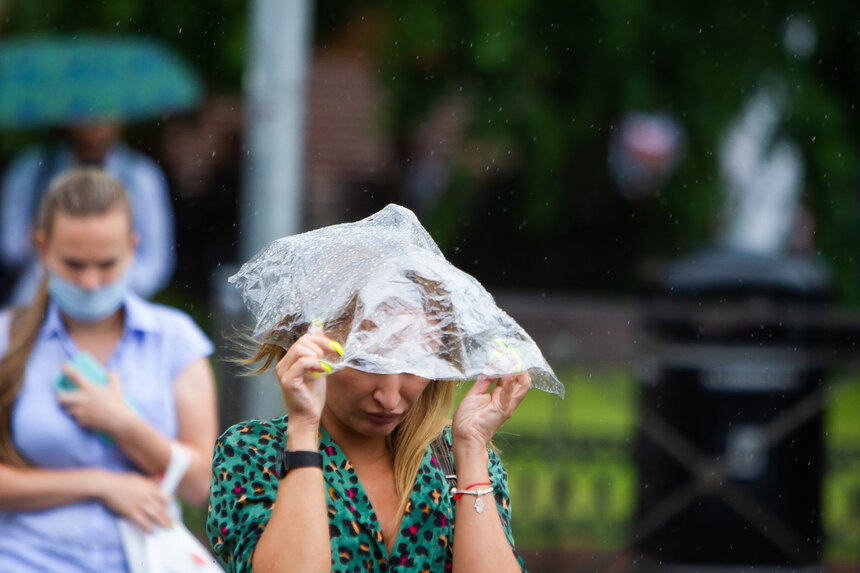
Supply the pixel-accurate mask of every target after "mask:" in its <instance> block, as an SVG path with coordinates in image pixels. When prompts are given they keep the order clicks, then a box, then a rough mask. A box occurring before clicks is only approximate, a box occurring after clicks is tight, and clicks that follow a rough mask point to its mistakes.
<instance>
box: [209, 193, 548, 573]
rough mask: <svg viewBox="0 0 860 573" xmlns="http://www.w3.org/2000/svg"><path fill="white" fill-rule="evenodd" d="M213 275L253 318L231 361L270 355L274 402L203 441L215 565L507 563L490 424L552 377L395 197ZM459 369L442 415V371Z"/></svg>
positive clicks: (264, 359) (475, 566)
mask: <svg viewBox="0 0 860 573" xmlns="http://www.w3.org/2000/svg"><path fill="white" fill-rule="evenodd" d="M231 281H233V282H235V283H237V284H238V286H239V287H240V288H241V289H242V290H243V294H244V296H245V300H246V303H247V304H248V306H249V308H250V310H251V311H252V313H253V314H254V315H255V316H256V318H257V328H256V330H255V334H256V336H257V338H258V339H259V341H260V342H261V344H260V345H259V347H257V348H256V351H255V353H254V354H253V356H252V357H251V358H250V359H249V362H250V363H261V364H262V365H261V366H260V370H264V369H266V368H268V367H269V366H271V365H272V364H275V365H276V366H275V370H276V372H277V375H278V379H279V381H280V386H281V390H282V394H283V399H284V404H285V406H286V409H287V412H288V416H285V417H282V418H278V419H275V420H271V421H249V422H246V423H243V424H238V425H236V426H234V427H232V428H231V429H229V430H228V431H227V432H226V433H225V434H224V435H223V436H221V438H220V439H219V440H218V442H217V444H216V450H215V459H214V462H213V483H212V488H211V501H210V509H209V517H208V521H207V532H208V535H209V538H210V542H211V543H212V546H213V548H214V549H215V552H216V555H217V556H218V557H219V559H220V560H221V562H222V564H224V565H225V566H227V568H228V569H230V570H232V571H251V570H253V571H255V572H257V573H261V572H275V571H279V572H280V571H302V572H308V571H354V570H362V571H367V570H370V571H391V570H402V571H448V570H451V569H452V568H453V570H454V571H455V572H460V573H463V572H469V573H476V572H481V571H492V572H494V573H503V572H506V571H519V570H521V569H523V563H522V560H521V559H520V557H519V555H518V554H517V553H516V551H515V550H514V549H513V537H512V535H511V527H510V500H509V496H508V487H507V476H506V474H505V471H504V469H503V468H502V465H501V462H500V460H499V458H498V456H497V455H496V453H495V452H494V451H493V450H492V449H491V448H490V447H489V446H490V440H491V438H492V437H493V435H494V433H495V432H496V430H498V428H499V427H500V426H501V424H502V423H503V422H504V421H505V420H506V419H508V418H509V417H510V416H511V415H512V414H513V413H514V411H515V409H516V408H517V406H518V405H519V404H520V402H521V401H522V400H523V398H524V397H525V395H526V392H527V390H528V389H529V388H530V386H531V385H532V384H534V385H535V386H536V387H539V388H542V389H544V390H549V391H554V392H558V393H561V392H563V388H562V387H561V385H560V383H559V382H558V380H557V379H556V378H555V376H554V374H553V373H552V370H551V369H550V368H549V366H548V365H547V364H546V362H545V360H544V359H543V357H542V356H541V354H540V351H539V350H538V349H537V347H536V346H535V345H534V343H533V342H532V341H531V339H530V338H528V336H527V335H526V334H525V333H524V332H523V331H522V329H520V327H519V326H518V325H516V323H515V322H514V321H513V320H512V319H511V318H510V317H508V316H507V315H506V314H505V313H504V312H502V311H501V310H499V309H498V308H497V307H496V305H495V303H494V302H493V300H492V298H491V297H490V296H489V294H488V293H487V292H486V291H485V290H484V289H483V288H482V287H481V286H480V284H478V283H477V281H475V280H474V279H473V278H471V277H469V276H468V275H466V274H465V273H462V272H461V271H459V270H457V269H456V268H455V267H453V266H452V265H451V264H450V263H448V262H447V261H446V260H445V259H444V257H443V256H442V255H441V253H440V252H439V250H438V248H437V247H436V245H435V243H433V241H432V239H431V238H430V236H429V235H428V234H427V233H426V231H424V229H423V228H422V227H421V226H420V224H419V223H418V221H417V219H415V217H414V215H412V213H411V212H409V211H408V210H406V209H403V208H402V207H396V206H389V207H387V208H386V209H384V210H383V211H381V212H379V213H377V214H376V215H374V216H372V217H370V218H368V219H365V220H363V221H360V222H357V223H352V224H346V225H338V226H334V227H328V228H325V229H321V230H318V231H312V232H309V233H304V234H301V235H297V236H294V237H289V238H286V239H281V240H280V241H276V242H275V243H273V244H272V245H270V246H269V247H268V248H267V249H265V250H264V251H262V252H261V253H260V254H258V255H257V256H256V257H255V258H254V259H252V260H251V261H250V262H248V263H246V264H245V265H244V266H243V267H242V269H241V270H240V272H239V273H238V275H237V276H236V277H233V278H232V279H231ZM470 378H476V381H475V383H474V384H473V385H472V387H471V388H470V389H469V391H468V392H467V393H466V395H465V397H464V398H463V399H462V401H461V402H460V405H459V407H458V408H457V410H456V413H455V414H454V417H453V421H451V420H450V415H451V413H452V411H453V401H454V391H455V384H454V383H453V382H452V381H457V380H466V379H470ZM494 382H495V384H494ZM449 424H450V427H449ZM446 458H447V460H446ZM450 460H453V463H454V471H455V472H456V477H457V485H456V487H455V488H454V489H450V485H449V482H448V481H447V480H446V476H445V472H443V470H442V468H441V467H440V466H445V465H450ZM455 517H456V522H457V527H456V529H454V527H453V524H454V519H455Z"/></svg>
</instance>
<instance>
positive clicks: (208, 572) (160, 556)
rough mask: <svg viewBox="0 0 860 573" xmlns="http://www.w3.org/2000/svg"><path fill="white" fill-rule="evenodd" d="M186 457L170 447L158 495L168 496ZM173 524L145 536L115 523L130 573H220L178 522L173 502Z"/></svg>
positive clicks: (129, 525) (132, 525) (122, 521)
mask: <svg viewBox="0 0 860 573" xmlns="http://www.w3.org/2000/svg"><path fill="white" fill-rule="evenodd" d="M189 462H190V454H189V453H188V451H187V450H186V449H185V448H184V447H182V446H180V445H178V444H175V443H174V444H171V446H170V464H168V466H167V471H166V472H165V473H164V478H163V479H162V480H161V485H160V488H161V491H163V492H164V493H166V494H167V495H170V496H172V495H173V492H174V491H175V490H176V487H177V486H178V485H179V481H180V480H181V479H182V476H183V475H185V470H186V469H188V463H189ZM168 509H169V513H171V517H172V518H173V524H172V525H170V526H169V527H156V528H155V529H153V531H152V532H151V533H146V532H145V531H143V530H142V529H141V528H140V527H138V526H137V525H136V524H135V523H133V522H131V521H129V520H127V519H124V518H119V519H118V525H119V534H120V539H121V540H122V547H123V551H124V552H125V558H126V561H127V562H128V569H129V572H130V573H223V571H224V570H223V569H221V566H220V565H218V563H217V562H216V561H215V558H214V557H212V554H211V553H209V551H208V550H207V549H206V547H204V546H203V544H202V543H200V541H198V540H197V538H196V537H194V535H193V534H192V533H191V532H190V531H188V528H186V527H185V526H184V525H183V524H182V521H181V519H180V518H179V512H178V506H177V504H176V502H175V500H173V501H172V504H171V507H170V508H168Z"/></svg>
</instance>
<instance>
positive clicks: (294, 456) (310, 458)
mask: <svg viewBox="0 0 860 573" xmlns="http://www.w3.org/2000/svg"><path fill="white" fill-rule="evenodd" d="M308 467H310V468H322V467H323V457H322V454H321V453H319V452H310V451H304V450H302V451H299V452H290V451H287V450H281V451H280V452H278V459H277V460H276V462H275V469H277V471H278V479H284V476H285V475H287V472H288V471H290V470H291V469H293V468H308Z"/></svg>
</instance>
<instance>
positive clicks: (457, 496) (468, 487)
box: [454, 481, 493, 501]
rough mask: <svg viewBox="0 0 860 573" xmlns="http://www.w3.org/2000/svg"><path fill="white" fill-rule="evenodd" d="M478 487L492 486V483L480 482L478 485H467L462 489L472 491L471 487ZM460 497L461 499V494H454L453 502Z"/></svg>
mask: <svg viewBox="0 0 860 573" xmlns="http://www.w3.org/2000/svg"><path fill="white" fill-rule="evenodd" d="M478 485H493V483H492V482H489V481H482V482H480V483H473V484H472V485H468V486H466V487H465V488H464V489H472V488H473V487H475V486H478ZM461 497H463V494H462V493H455V494H454V501H457V500H458V499H460V498H461Z"/></svg>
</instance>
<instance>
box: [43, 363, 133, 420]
mask: <svg viewBox="0 0 860 573" xmlns="http://www.w3.org/2000/svg"><path fill="white" fill-rule="evenodd" d="M63 373H64V374H65V375H66V376H68V377H69V378H70V379H71V380H72V382H74V384H75V386H76V387H77V389H75V390H72V391H68V392H65V391H64V392H59V393H58V394H57V400H59V402H60V405H62V406H63V408H64V409H65V410H66V412H68V414H69V415H70V416H72V417H73V418H74V419H75V421H77V423H78V424H80V425H81V426H83V427H84V428H89V429H91V430H99V431H102V432H105V433H107V434H111V435H112V434H113V433H114V432H117V431H118V430H119V429H120V428H121V427H123V425H124V424H125V423H126V421H128V420H129V419H130V418H131V417H132V416H134V412H132V411H131V408H129V407H128V404H126V402H125V399H124V397H123V394H122V384H121V383H120V380H119V376H117V375H116V373H114V372H110V373H109V374H108V383H107V384H106V385H104V386H100V385H97V384H93V383H92V382H90V381H89V380H88V379H87V378H86V377H85V376H83V375H82V374H81V373H79V372H78V371H77V370H75V369H74V367H72V366H70V365H66V366H65V367H64V368H63Z"/></svg>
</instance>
